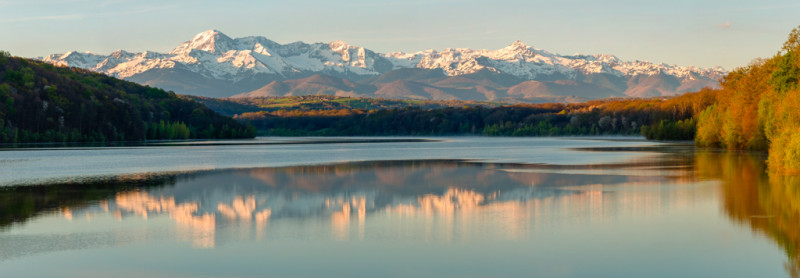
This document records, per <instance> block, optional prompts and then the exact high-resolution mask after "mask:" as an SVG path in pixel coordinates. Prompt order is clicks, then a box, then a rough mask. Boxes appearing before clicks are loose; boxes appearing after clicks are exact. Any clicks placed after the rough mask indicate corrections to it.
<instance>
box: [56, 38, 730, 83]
mask: <svg viewBox="0 0 800 278" xmlns="http://www.w3.org/2000/svg"><path fill="white" fill-rule="evenodd" d="M40 59H41V60H42V61H44V62H48V63H51V64H55V65H60V66H72V67H80V68H85V69H90V70H94V71H97V72H101V73H105V74H109V75H112V76H115V77H119V78H125V79H129V80H132V81H135V82H139V83H144V84H151V85H160V86H162V87H163V86H168V85H164V84H169V86H175V87H169V88H168V89H173V90H175V91H177V92H181V93H188V94H199V95H212V94H217V95H223V94H234V93H239V92H244V91H247V90H246V88H245V87H248V88H250V89H255V88H258V87H260V86H263V85H266V84H267V83H269V82H272V81H285V80H294V79H298V78H305V77H309V76H312V75H315V74H324V75H329V76H334V77H337V78H345V79H348V80H350V81H358V80H365V79H371V78H378V77H379V76H381V75H383V74H386V73H388V72H390V71H394V70H404V69H405V70H413V69H425V70H434V71H436V72H442V73H444V75H446V76H449V77H464V78H465V79H469V78H472V77H469V76H474V75H481V74H486V73H491V74H494V75H498V76H504V77H508V78H510V79H509V80H513V81H514V82H517V83H519V82H521V81H520V80H523V81H530V80H533V81H541V82H555V81H559V80H566V81H574V82H578V83H580V82H584V81H586V80H605V79H609V80H611V81H607V82H606V81H602V82H605V83H603V84H605V85H603V86H607V87H610V88H615V89H614V90H617V89H619V88H622V87H624V86H622V85H619V84H626V82H628V81H627V80H634V79H637V78H639V77H647V76H667V77H669V78H672V79H676V80H678V81H677V82H689V81H692V82H694V83H692V84H701V83H702V84H715V83H716V82H717V80H718V79H720V78H721V77H722V76H724V75H725V74H726V73H727V72H726V71H725V70H724V69H722V68H719V67H717V68H705V69H704V68H698V67H692V66H676V65H668V64H663V63H662V64H655V63H650V62H644V61H624V60H621V59H620V58H618V57H616V56H614V55H609V54H589V55H586V54H574V55H560V54H557V53H552V52H547V51H545V50H542V49H537V48H534V47H532V46H530V45H528V44H526V43H524V42H522V41H520V40H517V41H514V42H512V43H510V44H508V45H507V46H505V47H502V48H499V49H494V50H488V49H478V50H475V49H469V48H447V49H444V50H441V51H437V50H432V49H429V50H425V51H419V52H413V53H404V52H390V53H388V54H382V53H376V52H373V51H371V50H369V49H367V48H364V47H360V46H354V45H351V44H348V43H347V42H345V41H341V40H337V41H332V42H329V43H322V42H317V43H310V44H308V43H304V42H299V41H298V42H292V43H287V44H280V43H277V42H274V41H272V40H269V39H267V38H265V37H261V36H248V37H242V38H235V39H234V38H231V37H229V36H227V35H225V34H224V33H222V32H220V31H218V30H213V29H212V30H207V31H204V32H201V33H199V34H197V35H195V36H194V37H192V38H191V39H190V40H188V41H186V42H184V43H182V44H181V45H179V46H178V47H176V48H175V49H173V50H172V51H170V52H169V53H168V54H164V53H158V52H152V51H145V52H138V53H133V52H128V51H125V50H117V51H114V52H113V53H111V54H109V55H99V54H94V53H90V52H77V51H71V52H67V53H63V54H53V55H49V56H47V57H43V58H40ZM177 75H181V76H177ZM599 75H602V77H593V76H599ZM168 76H169V77H168ZM464 78H462V79H464ZM639 79H641V80H645V79H644V78H639ZM189 80H191V81H189ZM637 80H638V79H637ZM612 81H613V82H612ZM695 81H701V82H700V83H698V82H695ZM202 82H206V83H207V84H217V85H207V86H208V87H207V89H198V85H197V84H198V83H202ZM509 82H510V81H509ZM586 82H588V81H586ZM597 82H601V81H597ZM703 82H705V83H703ZM462 83H463V82H462ZM467 83H469V82H467ZM507 83H508V82H507ZM173 84H178V85H173ZM219 84H223V85H219ZM242 84H245V85H242ZM247 84H249V85H247ZM503 84H506V83H503ZM509 84H510V83H509ZM565 84H566V83H565ZM512 85H513V84H512ZM557 85H558V86H561V87H564V86H562V85H563V84H557ZM215 86H216V87H215ZM558 86H556V85H553V86H551V87H553V88H555V87H558ZM698 86H699V85H698ZM528 87H530V86H528ZM561 87H559V88H561ZM212 88H213V89H212ZM564 88H566V87H564ZM199 90H203V91H199ZM676 90H677V89H676ZM676 92H677V91H676ZM637 95H640V94H639V93H637ZM223 96H227V95H223Z"/></svg>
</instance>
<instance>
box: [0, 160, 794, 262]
mask: <svg viewBox="0 0 800 278" xmlns="http://www.w3.org/2000/svg"><path fill="white" fill-rule="evenodd" d="M710 198H717V199H719V202H720V206H721V210H722V211H723V212H724V213H725V215H727V217H728V218H729V219H731V220H732V221H733V222H735V223H738V224H740V225H746V226H749V227H750V228H751V229H752V230H753V231H754V232H755V233H758V234H763V235H765V236H766V237H768V238H770V239H771V240H772V241H774V242H775V243H776V244H778V245H779V246H780V247H781V248H782V249H783V250H784V252H785V253H786V257H787V261H786V262H785V264H784V267H785V269H786V272H787V273H788V274H790V275H791V276H792V277H798V274H800V256H798V250H800V177H787V176H778V175H769V174H768V173H767V172H766V171H765V165H764V157H763V156H760V155H754V154H743V153H720V152H712V151H702V150H700V151H686V150H685V149H684V150H679V151H674V150H673V151H671V150H666V151H663V154H662V156H661V159H660V160H658V161H649V162H648V161H645V162H642V161H639V162H635V163H627V164H613V165H570V166H554V165H525V164H503V163H478V162H469V161H459V160H427V161H373V162H354V163H342V164H335V165H317V166H297V167H283V168H257V169H242V170H221V171H208V172H200V173H186V174H178V175H170V176H135V177H131V176H128V177H124V178H109V179H104V180H98V181H94V182H90V183H81V184H61V185H47V186H35V187H34V186H25V187H12V188H6V189H3V190H0V235H2V234H3V233H7V232H9V231H13V230H14V228H15V227H24V226H25V225H26V224H28V223H30V222H32V221H31V220H34V219H48V217H54V216H58V217H60V218H61V219H63V220H64V221H67V222H69V223H73V224H75V225H82V227H84V228H86V229H90V230H91V229H92V227H93V226H92V225H100V224H99V223H102V221H103V220H102V219H113V220H114V221H117V223H118V224H113V223H112V224H108V223H105V224H104V225H111V226H114V225H123V224H124V223H126V222H132V223H133V222H135V221H145V222H148V223H150V222H157V221H166V223H169V225H168V226H169V227H170V228H169V229H168V230H169V232H170V233H172V235H171V237H172V238H173V239H175V240H178V241H182V242H188V245H190V246H192V247H194V248H202V249H214V248H217V247H218V246H220V245H224V244H225V243H226V242H227V241H230V240H232V239H238V240H245V241H247V240H263V239H269V238H270V235H271V233H270V231H271V230H272V231H274V229H277V228H281V227H289V228H288V229H293V231H296V232H298V233H302V230H303V229H305V228H309V229H313V228H314V227H321V229H320V230H321V232H319V231H318V233H316V234H314V236H319V235H325V236H327V237H328V238H329V239H332V240H335V241H360V240H365V239H369V238H404V239H414V240H421V241H426V242H468V241H470V240H473V239H479V238H487V237H491V238H499V239H506V240H524V239H526V238H530V237H531V235H532V234H534V233H536V231H537V230H539V229H542V227H546V226H548V225H550V224H551V223H553V222H555V221H567V222H570V223H580V224H584V225H585V224H587V223H588V224H589V227H591V224H592V223H605V222H607V221H613V220H617V219H619V218H624V217H628V216H631V215H638V216H644V217H647V216H649V215H651V214H659V213H661V212H663V211H664V210H667V209H676V208H688V209H692V208H693V206H696V205H697V203H700V202H699V201H698V200H707V199H710ZM83 216H85V221H86V222H81V221H83V220H81V219H83ZM93 221H97V222H93ZM76 222H81V223H76ZM160 223H164V222H160ZM319 225H321V226H319ZM276 227H277V228H276ZM582 227H584V226H582ZM387 229H393V230H387ZM132 233H134V235H131V236H117V238H116V239H112V240H110V241H109V243H108V244H109V245H114V244H124V243H129V242H131V240H130V238H137V239H141V240H148V236H150V234H149V233H153V231H148V230H146V229H145V230H143V231H134V232H132ZM58 240H59V242H60V243H63V244H61V247H58V248H81V247H80V243H69V241H70V240H71V239H70V238H58ZM9 242H10V240H6V241H3V240H0V245H2V246H0V247H3V248H0V249H5V251H3V252H0V260H4V259H9V258H13V257H18V256H22V255H24V254H29V253H31V252H32V251H25V252H23V251H15V250H16V249H18V248H17V247H16V246H14V245H12V244H10V243H9ZM63 246H73V247H63ZM12 247H13V248H12ZM23 247H24V246H23ZM41 248H42V250H38V251H36V252H51V251H55V250H62V249H58V248H56V247H47V246H44V247H41ZM15 252H17V253H15Z"/></svg>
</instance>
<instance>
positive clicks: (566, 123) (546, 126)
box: [235, 90, 713, 140]
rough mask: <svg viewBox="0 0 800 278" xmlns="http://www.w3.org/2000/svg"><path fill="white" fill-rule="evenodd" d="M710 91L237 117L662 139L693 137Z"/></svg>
mask: <svg viewBox="0 0 800 278" xmlns="http://www.w3.org/2000/svg"><path fill="white" fill-rule="evenodd" d="M709 92H710V91H709V90H703V91H701V92H699V93H695V94H689V95H685V96H680V97H675V98H668V99H658V98H656V99H618V100H599V101H590V102H585V103H577V104H560V103H548V104H518V105H512V106H501V107H494V108H491V107H483V106H474V107H448V108H439V109H423V108H420V107H407V108H393V109H384V110H365V109H319V110H275V111H260V112H250V113H243V114H239V115H236V116H235V118H236V119H239V120H242V121H247V122H250V123H252V124H253V125H255V126H256V127H257V128H258V129H259V130H261V132H262V133H264V134H266V135H329V136H331V135H458V134H479V135H499V136H553V135H603V134H640V133H642V132H644V133H646V134H650V135H651V136H657V137H659V138H662V139H683V140H690V139H691V138H693V137H694V121H693V120H692V117H693V116H694V115H695V114H696V113H698V111H702V109H703V108H705V107H706V106H708V105H710V103H711V101H713V98H711V96H710V95H709ZM648 125H649V126H648Z"/></svg>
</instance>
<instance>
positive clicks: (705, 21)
mask: <svg viewBox="0 0 800 278" xmlns="http://www.w3.org/2000/svg"><path fill="white" fill-rule="evenodd" d="M798 15H800V1H797V0H785V1H784V0H780V1H752V0H749V1H736V0H733V1H709V0H695V1H685V0H673V1H628V0H605V1H580V0H564V1H556V0H549V1H538V0H527V1H521V0H496V1H491V2H490V1H485V0H481V1H472V0H466V1H452V0H406V1H394V0H353V1H331V0H293V1H282V0H273V1H233V0H231V1H200V0H194V1H187V0H170V1H163V0H159V1H151V0H137V1H134V0H131V1H128V0H107V1H102V0H101V1H86V0H35V1H32V0H13V1H9V0H0V38H2V39H0V49H4V50H8V51H10V52H11V53H12V54H13V55H17V56H24V57H34V56H43V55H47V54H51V53H61V52H66V51H70V50H78V51H92V52H97V53H106V54H107V53H110V52H112V51H114V50H116V49H125V50H129V51H145V50H151V51H159V52H167V51H169V50H171V49H172V48H174V47H175V46H177V45H178V44H180V43H182V42H184V41H187V40H189V39H190V38H191V37H192V36H193V35H194V34H196V33H199V32H202V31H204V30H207V29H218V30H220V31H222V32H223V33H225V34H227V35H229V36H231V37H241V36H250V35H259V36H265V37H267V38H270V39H272V40H274V41H277V42H280V43H289V42H293V41H305V42H319V41H322V42H330V41H333V40H340V39H341V40H344V41H346V42H348V43H350V44H353V45H359V46H363V47H366V48H369V49H372V50H375V51H378V52H389V51H418V50H424V49H427V48H433V49H439V50H441V49H444V48H449V47H462V48H478V49H484V48H485V49H496V48H501V47H504V46H506V45H508V44H509V43H511V42H513V41H515V40H522V41H523V42H525V43H527V44H528V45H531V46H534V47H536V48H541V49H545V50H548V51H551V52H557V53H561V54H573V53H585V54H595V53H609V54H614V55H617V56H619V57H620V58H622V59H625V60H647V61H651V62H659V63H661V62H663V63H668V64H678V65H696V66H702V67H711V66H723V67H725V68H728V69H731V68H733V67H736V66H742V65H746V64H747V63H749V62H750V61H751V60H752V59H753V58H757V57H767V56H771V55H773V54H775V53H776V52H777V51H778V50H779V49H780V46H781V44H782V43H783V41H784V40H785V39H786V36H787V35H788V33H789V31H791V30H792V28H794V27H797V26H798V25H800V17H798Z"/></svg>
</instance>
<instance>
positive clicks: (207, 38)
mask: <svg viewBox="0 0 800 278" xmlns="http://www.w3.org/2000/svg"><path fill="white" fill-rule="evenodd" d="M234 48H235V44H234V41H233V39H231V38H230V37H228V36H227V35H225V34H223V33H222V32H220V31H217V30H208V31H205V32H202V33H200V34H197V35H195V36H194V38H192V40H190V41H187V42H184V43H183V44H181V45H180V46H178V47H177V48H175V49H174V50H172V51H170V53H169V54H185V53H189V52H190V51H191V50H192V49H196V50H202V51H207V52H211V53H225V52H226V51H228V50H232V49H234Z"/></svg>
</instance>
